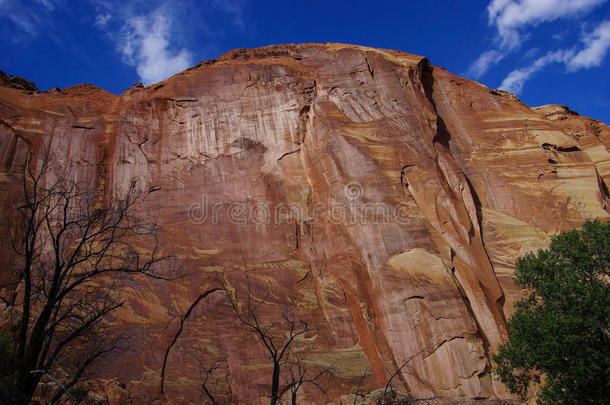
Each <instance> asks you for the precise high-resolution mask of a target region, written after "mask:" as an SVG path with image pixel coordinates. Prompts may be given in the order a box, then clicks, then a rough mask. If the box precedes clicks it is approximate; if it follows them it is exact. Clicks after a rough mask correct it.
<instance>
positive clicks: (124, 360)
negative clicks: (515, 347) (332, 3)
mask: <svg viewBox="0 0 610 405" xmlns="http://www.w3.org/2000/svg"><path fill="white" fill-rule="evenodd" d="M12 83H13V82H11V81H9V80H8V79H7V80H4V81H3V82H2V83H0V85H2V86H3V87H0V119H1V121H0V158H1V159H2V174H1V176H2V177H1V178H0V180H1V181H0V183H1V186H2V188H3V193H2V194H3V196H2V200H3V201H2V202H3V203H5V202H6V201H7V199H8V197H9V195H10V194H11V193H12V192H16V191H14V190H15V189H13V188H12V187H13V185H11V183H10V181H9V180H8V179H7V176H6V173H7V172H8V171H10V170H11V169H12V168H14V167H16V166H17V165H18V164H19V162H23V159H24V153H25V144H26V143H31V144H32V145H33V146H34V148H35V150H39V151H40V149H41V148H42V147H43V146H44V147H48V148H50V150H51V153H52V155H53V156H54V161H53V167H54V168H56V169H57V170H60V169H62V168H70V173H71V175H72V176H73V178H74V179H76V180H78V181H83V182H86V183H88V184H94V185H95V187H96V188H97V189H98V190H99V192H100V196H101V198H102V200H108V199H112V198H115V197H120V196H122V195H123V194H124V193H125V191H126V190H127V189H128V187H129V185H130V184H131V182H132V181H136V182H137V185H138V187H139V188H140V189H141V190H143V191H144V194H145V195H144V199H143V200H142V201H141V202H140V203H139V204H138V205H137V207H136V208H137V210H138V213H139V214H141V215H142V216H146V217H149V218H151V219H153V220H154V221H156V222H158V223H159V224H160V225H161V226H162V230H161V234H160V239H161V243H162V245H163V247H164V249H166V251H167V252H173V253H175V254H176V255H177V258H178V259H179V260H180V262H181V264H182V265H183V266H184V269H185V270H186V276H185V277H184V278H183V279H180V280H178V281H174V282H169V283H168V282H162V281H157V280H148V279H137V280H135V281H131V282H130V283H129V284H127V285H125V286H124V287H123V289H122V296H123V297H124V298H125V299H126V300H127V304H126V305H125V307H124V308H122V309H121V311H120V312H119V313H117V325H120V327H119V329H120V332H121V333H124V334H127V335H128V336H129V337H130V338H131V340H130V342H131V348H130V350H128V351H127V352H126V353H122V354H121V355H120V357H116V358H111V359H108V360H107V361H106V362H104V363H103V364H100V365H99V366H98V368H97V370H96V376H97V378H98V379H99V380H98V381H102V382H105V383H108V384H110V385H112V384H114V386H115V388H116V389H114V391H112V395H110V397H109V399H110V400H111V402H114V403H120V401H121V400H122V399H125V398H127V397H131V398H132V400H134V401H135V402H136V403H153V402H156V403H160V402H171V403H190V402H193V401H195V402H197V401H201V399H202V397H201V387H200V382H201V375H200V373H199V364H198V362H197V360H196V359H195V358H194V357H193V356H192V354H196V355H197V356H198V357H199V358H200V359H202V360H203V361H204V362H208V363H210V362H212V361H213V360H218V359H226V361H225V363H224V366H223V367H224V369H223V371H222V372H223V373H224V374H227V375H230V377H228V378H226V379H225V378H224V376H223V378H221V379H219V380H218V382H217V386H216V387H217V388H216V389H217V391H218V392H219V395H220V394H222V393H223V392H225V391H226V385H227V384H226V381H230V384H231V390H232V392H233V394H234V396H235V397H236V398H237V399H239V400H240V401H241V402H243V403H259V401H265V400H266V399H265V395H267V393H268V388H267V387H268V386H269V384H270V378H271V366H270V362H269V359H268V358H267V356H266V352H265V351H264V348H263V347H262V346H261V344H260V343H259V342H258V341H257V340H256V339H254V338H253V336H252V335H251V334H250V333H249V332H248V331H247V330H245V329H243V328H241V327H239V326H238V324H237V323H236V319H235V316H234V315H233V313H232V311H231V307H230V306H229V305H228V303H227V300H226V297H225V295H223V293H222V292H219V291H214V289H215V288H216V287H218V285H219V280H218V277H217V276H216V275H217V274H218V275H219V276H220V278H221V279H223V280H224V281H225V282H226V283H227V284H228V285H229V286H230V288H231V289H234V290H235V292H236V294H237V295H239V294H242V297H243V294H244V293H245V291H246V288H247V287H246V284H247V283H246V278H245V276H244V274H245V273H248V274H249V276H250V279H251V284H252V292H253V295H254V296H255V297H258V298H262V297H266V304H265V305H264V306H263V307H262V309H261V311H263V315H262V316H263V318H264V320H265V321H266V322H271V321H280V320H281V314H282V312H283V311H285V310H286V309H287V308H288V309H289V310H290V311H294V312H295V314H296V316H297V318H299V319H303V320H306V321H307V322H309V324H310V326H312V328H314V330H313V331H312V332H311V333H310V334H308V335H306V336H305V338H304V341H303V342H300V344H304V343H307V342H308V343H309V344H308V345H307V347H308V349H307V356H306V363H307V365H308V367H310V368H311V369H316V368H317V369H325V368H328V367H331V366H332V369H333V374H334V377H333V379H332V383H330V384H327V385H326V387H325V388H326V389H325V392H322V391H320V390H318V389H317V388H316V387H315V386H313V385H310V386H307V385H306V386H304V387H303V389H302V391H301V397H302V399H303V401H304V402H305V403H308V402H311V403H325V402H332V403H341V401H343V402H344V403H351V401H352V400H351V399H350V398H351V397H350V394H351V393H354V392H355V391H356V390H357V389H360V392H365V391H371V390H374V389H378V388H380V387H383V386H384V385H385V382H386V380H387V378H388V377H389V376H390V375H391V374H392V373H393V372H394V370H396V368H397V367H399V366H401V365H402V364H403V363H404V362H405V361H406V360H407V359H411V360H410V361H409V363H408V364H407V366H405V367H404V368H403V369H402V372H401V373H400V374H399V379H398V380H396V381H397V384H396V385H397V387H398V386H400V387H399V389H400V390H401V391H403V392H408V393H409V394H410V395H411V396H412V397H414V398H428V397H440V398H442V399H444V400H447V401H466V400H471V399H498V398H510V395H509V394H508V393H507V391H506V389H505V388H504V387H503V386H502V385H501V384H499V383H498V382H497V381H495V380H494V379H493V376H492V373H491V367H492V364H491V360H490V356H491V354H492V353H493V352H494V351H495V350H496V348H497V347H498V346H499V345H500V344H501V343H502V341H503V339H505V337H506V327H505V322H506V319H507V318H508V317H509V316H510V315H511V313H512V306H513V303H514V302H515V300H516V299H518V298H519V296H520V291H519V289H518V288H517V287H516V286H515V285H514V284H513V282H512V273H513V270H514V262H515V259H516V257H518V256H519V255H522V254H523V253H525V252H527V251H530V250H532V249H535V248H539V247H544V246H546V245H547V243H548V238H549V236H550V235H551V234H553V233H556V232H558V231H562V230H566V229H570V228H572V227H576V226H578V225H580V224H581V223H582V222H583V221H584V220H585V219H587V218H607V217H608V216H609V215H610V214H609V210H610V205H609V203H610V200H609V197H608V189H607V187H606V184H608V182H610V154H609V152H608V150H609V147H610V129H609V128H608V127H607V126H606V125H604V124H602V123H600V122H598V121H594V120H591V119H589V118H584V117H580V116H578V115H576V114H575V113H573V112H571V111H570V110H569V109H567V108H566V107H561V106H544V107H538V108H534V109H530V108H528V107H527V106H526V105H524V104H522V103H520V102H519V101H518V99H516V97H514V96H512V95H510V94H509V93H506V92H500V91H493V90H490V89H488V88H487V87H485V86H482V85H480V84H478V83H476V82H472V81H469V80H465V79H463V78H460V77H457V76H455V75H453V74H451V73H449V72H446V71H445V70H444V69H442V68H438V67H434V66H431V65H430V63H429V62H428V60H427V59H425V58H423V57H420V56H415V55H409V54H405V53H402V52H398V51H391V50H381V49H372V48H366V47H360V46H351V45H342V44H323V45H322V44H303V45H281V46H271V47H266V48H260V49H248V50H245V49H241V50H236V51H232V52H229V53H228V54H226V55H224V56H222V57H220V58H219V59H216V60H212V61H208V62H203V63H201V64H199V65H198V66H196V67H194V68H192V69H189V70H187V71H184V72H182V73H180V74H177V75H175V76H174V77H172V78H170V79H168V80H166V81H164V82H161V83H159V84H157V85H153V86H148V87H141V86H137V87H134V88H132V89H129V90H127V91H126V92H125V93H123V94H122V95H120V96H115V95H112V94H110V93H108V92H106V91H104V90H101V89H99V88H96V87H95V86H92V85H86V84H83V85H78V86H74V87H70V88H66V89H61V90H59V89H54V90H53V91H47V92H44V93H37V92H35V91H32V89H29V88H28V86H26V85H24V84H23V83H21V82H20V87H21V88H16V87H19V86H14V85H12ZM25 83H26V84H27V82H25ZM28 90H30V91H28ZM11 190H13V191H11ZM10 215H11V213H10V211H7V210H4V211H2V218H1V219H0V220H1V221H2V223H6V219H7V217H9V216H10ZM3 237H4V238H6V236H3ZM2 252H3V253H2V254H3V255H4V256H5V261H6V260H10V259H7V258H8V257H10V253H9V251H8V250H7V249H4V250H3V251H2ZM268 289H269V290H270V293H267V292H266V291H267V290H268ZM305 341H306V342H305ZM367 370H368V374H367V377H366V378H364V379H362V378H361V376H362V375H363V373H364V372H365V371H367ZM360 385H361V386H360ZM287 395H288V394H287ZM121 398H122V399H121ZM286 398H288V397H286Z"/></svg>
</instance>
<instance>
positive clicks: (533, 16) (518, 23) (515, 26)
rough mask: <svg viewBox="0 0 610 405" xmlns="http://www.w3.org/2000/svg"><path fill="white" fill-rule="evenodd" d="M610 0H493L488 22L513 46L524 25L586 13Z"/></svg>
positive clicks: (519, 39) (505, 45)
mask: <svg viewBox="0 0 610 405" xmlns="http://www.w3.org/2000/svg"><path fill="white" fill-rule="evenodd" d="M606 1H607V0H492V2H491V3H490V4H489V6H488V7H487V12H488V15H489V24H490V25H495V26H496V28H497V30H498V34H499V36H500V39H501V46H502V47H503V48H505V49H513V48H515V47H517V46H519V45H520V44H521V42H522V35H523V32H522V31H523V28H525V27H527V26H529V25H537V24H540V23H543V22H548V21H553V20H556V19H559V18H567V17H573V16H575V15H579V14H584V13H587V12H589V11H591V10H592V9H593V8H595V7H597V6H599V5H601V4H603V3H605V2H606Z"/></svg>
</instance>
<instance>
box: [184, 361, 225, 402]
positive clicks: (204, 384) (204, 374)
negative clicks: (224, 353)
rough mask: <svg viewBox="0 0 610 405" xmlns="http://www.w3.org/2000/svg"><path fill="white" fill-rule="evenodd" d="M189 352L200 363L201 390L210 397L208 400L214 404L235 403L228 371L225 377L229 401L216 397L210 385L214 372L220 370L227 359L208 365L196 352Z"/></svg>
mask: <svg viewBox="0 0 610 405" xmlns="http://www.w3.org/2000/svg"><path fill="white" fill-rule="evenodd" d="M189 354H190V355H191V356H192V357H193V358H194V359H195V360H196V361H197V363H198V364H199V371H200V373H201V390H202V391H203V393H204V394H205V396H206V398H207V399H208V401H210V403H211V404H212V405H219V404H231V403H233V402H232V401H233V398H232V392H231V384H230V376H229V373H228V372H227V373H226V374H225V379H226V383H227V388H228V392H227V393H226V395H225V396H226V397H228V401H226V402H221V401H219V400H218V399H217V398H216V396H215V394H213V393H212V391H213V389H212V388H211V387H210V381H211V380H212V377H213V376H214V374H215V373H216V372H217V371H218V370H220V368H221V367H222V365H223V363H225V361H226V359H222V360H217V361H214V362H213V363H212V365H209V366H208V365H206V364H204V362H203V361H202V360H201V359H200V358H199V356H197V355H196V354H194V353H189Z"/></svg>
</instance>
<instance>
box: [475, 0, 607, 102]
mask: <svg viewBox="0 0 610 405" xmlns="http://www.w3.org/2000/svg"><path fill="white" fill-rule="evenodd" d="M607 1H608V0H490V2H489V4H488V6H487V14H488V24H489V25H490V26H492V27H493V28H494V30H495V31H496V39H495V43H496V46H495V47H493V48H492V49H488V50H485V51H483V52H482V53H481V54H480V55H479V57H478V58H477V59H476V60H474V61H473V62H472V63H471V65H470V67H469V68H468V70H467V75H468V76H469V77H472V78H474V79H479V78H481V77H482V76H483V75H485V73H487V72H488V71H489V70H490V69H491V68H492V67H494V66H495V65H496V64H498V62H500V61H501V60H507V61H508V63H509V62H510V60H511V59H510V58H509V55H512V54H515V51H516V50H517V49H520V48H521V47H522V45H523V44H524V43H526V42H527V40H528V39H530V38H531V37H532V32H533V29H534V28H535V27H536V26H538V25H540V24H543V23H548V22H551V21H556V20H559V19H568V18H572V19H578V21H582V18H583V17H584V16H586V15H588V14H589V13H591V12H592V11H593V10H594V9H595V8H596V7H598V6H600V5H602V4H603V3H606V2H607ZM565 34H566V32H565V31H563V32H558V33H555V34H549V38H547V39H548V40H549V41H550V40H551V39H554V40H563V39H564V37H565ZM580 39H581V43H579V44H577V43H575V44H574V45H573V46H571V47H566V48H564V49H555V50H553V49H552V50H549V51H547V52H546V54H544V56H542V57H539V58H537V59H535V60H534V61H533V62H531V63H530V64H529V65H527V66H525V67H520V68H518V69H515V70H513V71H512V72H510V73H509V74H508V75H507V76H506V78H505V79H504V80H503V82H502V84H501V85H500V87H501V88H503V89H505V90H508V91H512V92H514V93H519V92H521V91H522V90H523V86H524V84H525V82H526V81H527V80H528V79H530V78H531V77H532V76H533V75H534V74H535V73H536V72H538V71H540V70H542V69H544V68H545V67H546V66H547V65H549V64H551V63H562V64H564V65H565V66H566V68H567V69H566V70H567V71H569V72H573V71H576V70H579V69H582V68H588V67H594V66H599V65H600V64H601V63H602V61H603V59H604V57H605V56H606V54H607V52H608V49H609V48H610V23H609V22H604V23H602V24H601V25H599V26H598V27H597V29H595V30H594V31H593V32H592V33H590V34H588V35H586V36H581V38H580ZM547 42H548V41H547ZM544 43H545V39H544V38H537V41H536V46H537V47H539V46H541V45H542V44H544ZM583 44H584V45H583ZM536 52H537V49H536ZM536 52H534V51H533V49H530V50H528V51H526V52H521V53H520V54H519V55H520V56H521V58H522V59H525V60H527V59H529V58H531V57H532V56H533V54H535V53H536Z"/></svg>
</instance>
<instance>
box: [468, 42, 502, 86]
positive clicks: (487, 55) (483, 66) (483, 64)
mask: <svg viewBox="0 0 610 405" xmlns="http://www.w3.org/2000/svg"><path fill="white" fill-rule="evenodd" d="M503 58H504V54H503V53H501V52H499V51H497V50H495V49H492V50H490V51H486V52H483V53H482V54H481V55H480V56H479V57H478V58H477V60H475V61H474V62H473V63H472V64H471V65H470V67H469V68H468V72H467V73H466V74H467V75H468V76H469V77H473V78H475V79H479V78H480V77H481V76H483V75H484V74H485V73H486V72H487V71H488V70H489V68H490V67H492V66H493V65H496V64H498V63H499V62H500V61H501V60H502V59H503Z"/></svg>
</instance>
